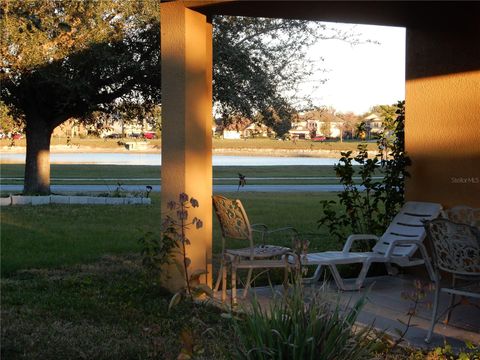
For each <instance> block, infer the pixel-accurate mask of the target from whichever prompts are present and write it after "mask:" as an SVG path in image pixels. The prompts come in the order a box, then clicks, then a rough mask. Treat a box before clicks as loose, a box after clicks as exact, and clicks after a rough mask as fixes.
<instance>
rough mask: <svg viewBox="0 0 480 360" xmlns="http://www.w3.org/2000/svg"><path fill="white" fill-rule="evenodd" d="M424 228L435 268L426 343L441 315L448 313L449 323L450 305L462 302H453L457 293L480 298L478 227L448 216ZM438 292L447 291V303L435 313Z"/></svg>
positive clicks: (462, 295)
mask: <svg viewBox="0 0 480 360" xmlns="http://www.w3.org/2000/svg"><path fill="white" fill-rule="evenodd" d="M425 227H426V229H427V233H428V238H429V239H430V241H431V243H432V247H433V264H434V268H435V298H434V300H433V311H432V319H431V323H430V329H429V331H428V334H427V337H426V339H425V341H426V342H427V343H428V342H430V340H431V338H432V335H433V330H434V327H435V324H436V322H437V321H438V320H439V318H440V317H441V315H442V314H444V313H445V312H446V313H447V317H446V323H448V321H449V319H450V314H451V311H452V310H453V308H455V307H456V306H458V305H460V304H463V303H464V302H463V301H459V302H458V303H456V304H454V301H455V296H456V295H459V296H461V297H462V298H465V297H473V298H477V299H480V230H479V229H478V228H476V227H474V226H470V225H467V224H458V223H454V222H452V221H450V220H447V219H436V220H432V221H429V222H427V223H426V225H425ZM440 271H442V272H446V273H448V274H450V275H451V276H452V282H451V285H450V286H444V285H442V283H441V281H440V280H441V276H440ZM441 292H443V293H447V294H450V303H449V306H448V307H447V309H446V310H445V311H444V312H443V313H442V314H441V315H440V316H437V312H438V303H439V298H440V293H441Z"/></svg>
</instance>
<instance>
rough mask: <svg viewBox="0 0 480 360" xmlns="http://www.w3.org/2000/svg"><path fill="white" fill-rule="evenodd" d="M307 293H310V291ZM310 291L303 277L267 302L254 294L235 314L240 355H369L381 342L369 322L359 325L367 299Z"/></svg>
mask: <svg viewBox="0 0 480 360" xmlns="http://www.w3.org/2000/svg"><path fill="white" fill-rule="evenodd" d="M307 295H308V296H307ZM330 300H332V299H327V298H326V294H325V292H323V291H322V290H320V291H315V290H313V291H312V292H311V293H310V294H306V293H305V289H304V288H303V287H302V285H301V284H300V283H299V282H296V284H295V285H294V286H293V287H292V288H291V289H290V291H289V292H288V294H287V295H286V296H284V297H281V298H274V300H273V302H272V303H271V305H270V306H267V307H263V306H261V305H260V303H259V302H258V301H257V300H256V299H255V298H254V299H253V301H252V303H251V307H249V309H248V310H246V311H245V314H244V315H240V316H237V317H233V319H234V325H235V330H236V333H237V336H238V341H239V345H238V357H239V358H241V359H351V360H355V359H371V358H372V354H373V352H374V349H375V347H376V344H377V340H376V338H375V337H372V335H373V332H372V329H371V327H365V328H355V325H354V324H355V321H356V319H357V316H358V314H359V312H360V310H361V308H362V306H363V304H364V301H365V299H364V298H362V299H360V300H359V301H358V302H356V303H355V304H354V306H353V307H352V308H348V307H347V306H345V307H342V306H340V305H339V304H338V300H337V301H335V300H333V301H330Z"/></svg>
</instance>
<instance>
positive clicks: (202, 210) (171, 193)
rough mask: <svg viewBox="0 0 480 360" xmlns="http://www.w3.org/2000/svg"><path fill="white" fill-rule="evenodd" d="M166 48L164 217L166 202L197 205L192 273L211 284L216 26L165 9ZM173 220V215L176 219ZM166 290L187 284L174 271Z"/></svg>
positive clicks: (191, 233)
mask: <svg viewBox="0 0 480 360" xmlns="http://www.w3.org/2000/svg"><path fill="white" fill-rule="evenodd" d="M161 43H162V45H161V47H162V196H161V198H162V217H163V216H164V215H165V214H166V213H167V212H168V209H167V203H168V202H169V201H171V200H175V201H178V196H179V194H180V193H183V192H184V193H186V194H188V195H189V196H191V197H194V198H196V199H197V200H198V201H199V204H200V206H199V207H198V208H190V210H189V218H188V219H189V220H191V219H193V218H194V217H197V218H200V219H201V220H202V221H203V227H202V228H201V229H195V227H192V228H191V229H190V230H188V232H187V237H188V238H189V240H190V242H191V244H190V245H188V246H187V255H188V257H189V258H190V259H191V261H192V263H191V265H190V271H193V270H196V269H205V270H207V271H208V275H207V276H206V277H204V278H203V281H204V282H206V283H208V284H209V285H211V283H212V281H211V279H212V264H211V262H212V261H211V259H212V254H211V252H212V205H211V196H212V136H211V124H212V90H211V87H212V26H211V24H209V23H208V21H207V18H206V17H205V15H202V14H200V13H198V12H195V11H193V10H190V9H187V8H185V7H184V6H183V4H182V3H181V2H169V3H162V4H161ZM173 215H175V214H173ZM169 270H170V271H169V272H170V279H169V280H168V281H167V284H165V285H166V286H167V288H169V289H170V290H172V291H175V290H177V289H178V288H180V287H182V286H183V285H184V279H183V277H182V276H181V274H180V273H179V272H178V271H177V270H176V267H175V266H172V267H170V269H169Z"/></svg>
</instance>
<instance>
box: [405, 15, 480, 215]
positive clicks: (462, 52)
mask: <svg viewBox="0 0 480 360" xmlns="http://www.w3.org/2000/svg"><path fill="white" fill-rule="evenodd" d="M447 25H448V27H445V28H443V29H442V28H436V29H434V28H431V27H430V28H419V29H407V62H406V65H407V68H406V75H407V83H406V118H405V119H406V120H405V121H406V124H405V125H406V127H405V130H406V131H405V136H406V139H405V145H406V150H407V152H408V154H409V155H410V156H411V158H412V162H413V164H412V167H411V171H410V172H411V178H410V179H409V180H408V181H407V188H406V197H407V199H408V200H418V201H434V202H439V203H441V204H442V205H443V206H444V207H451V206H454V205H461V204H463V205H469V206H474V207H479V206H480V62H479V59H480V51H479V47H478V46H476V44H477V42H478V37H479V36H480V33H479V28H478V27H475V28H462V27H460V26H449V25H450V24H447Z"/></svg>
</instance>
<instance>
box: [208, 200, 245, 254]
mask: <svg viewBox="0 0 480 360" xmlns="http://www.w3.org/2000/svg"><path fill="white" fill-rule="evenodd" d="M213 208H214V209H215V213H216V215H217V218H218V221H219V223H220V228H221V230H222V237H223V238H231V239H239V240H249V241H250V244H251V245H252V241H253V238H252V229H251V226H250V222H249V221H248V217H247V214H246V212H245V210H244V208H243V206H242V203H241V201H240V200H232V199H228V198H226V197H223V196H220V195H215V196H213Z"/></svg>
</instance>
